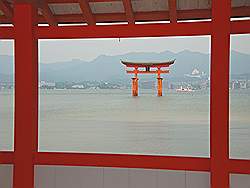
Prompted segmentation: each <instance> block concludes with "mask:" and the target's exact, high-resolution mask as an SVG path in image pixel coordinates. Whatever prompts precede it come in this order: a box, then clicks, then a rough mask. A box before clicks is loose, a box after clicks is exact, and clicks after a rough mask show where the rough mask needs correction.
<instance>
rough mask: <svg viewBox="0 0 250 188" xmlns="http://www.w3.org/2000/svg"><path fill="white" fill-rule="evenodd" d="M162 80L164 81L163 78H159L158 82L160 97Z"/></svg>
mask: <svg viewBox="0 0 250 188" xmlns="http://www.w3.org/2000/svg"><path fill="white" fill-rule="evenodd" d="M162 80H163V78H157V81H158V84H157V87H158V88H157V90H158V97H161V96H162Z"/></svg>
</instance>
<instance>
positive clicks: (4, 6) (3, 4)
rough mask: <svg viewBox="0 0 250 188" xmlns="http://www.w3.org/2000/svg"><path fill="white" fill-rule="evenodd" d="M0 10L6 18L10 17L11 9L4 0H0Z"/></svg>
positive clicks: (11, 15) (11, 14)
mask: <svg viewBox="0 0 250 188" xmlns="http://www.w3.org/2000/svg"><path fill="white" fill-rule="evenodd" d="M0 10H1V11H2V12H3V13H4V15H5V16H6V17H7V18H9V19H12V17H13V11H12V9H11V7H10V5H9V4H8V3H7V2H6V1H4V0H0Z"/></svg>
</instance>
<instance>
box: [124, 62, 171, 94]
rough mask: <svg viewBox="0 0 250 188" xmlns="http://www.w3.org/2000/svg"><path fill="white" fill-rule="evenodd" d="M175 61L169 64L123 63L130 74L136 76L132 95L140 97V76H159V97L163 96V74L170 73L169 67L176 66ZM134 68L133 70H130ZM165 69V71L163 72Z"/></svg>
mask: <svg viewBox="0 0 250 188" xmlns="http://www.w3.org/2000/svg"><path fill="white" fill-rule="evenodd" d="M174 62H175V60H172V61H167V62H127V61H121V63H122V64H124V65H125V66H126V67H127V70H126V72H127V73H128V74H134V75H135V76H134V77H133V78H132V95H133V96H138V87H139V84H138V81H139V79H138V74H157V75H158V76H157V95H158V96H159V97H160V96H162V80H163V78H162V77H161V74H168V73H169V66H170V65H172V64H174ZM129 68H133V70H129ZM163 69H164V70H163Z"/></svg>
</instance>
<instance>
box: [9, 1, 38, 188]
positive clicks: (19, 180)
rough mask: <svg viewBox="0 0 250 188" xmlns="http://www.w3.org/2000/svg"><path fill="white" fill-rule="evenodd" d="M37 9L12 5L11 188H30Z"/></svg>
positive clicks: (34, 138) (34, 142)
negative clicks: (13, 112)
mask: <svg viewBox="0 0 250 188" xmlns="http://www.w3.org/2000/svg"><path fill="white" fill-rule="evenodd" d="M36 17H37V9H36V8H35V7H34V6H33V5H32V4H30V3H15V5H14V27H15V151H14V152H15V153H14V188H33V187H34V153H35V152H36V151H37V127H38V126H37V125H38V40H37V39H36V38H35V35H34V28H35V26H36V23H37V22H36Z"/></svg>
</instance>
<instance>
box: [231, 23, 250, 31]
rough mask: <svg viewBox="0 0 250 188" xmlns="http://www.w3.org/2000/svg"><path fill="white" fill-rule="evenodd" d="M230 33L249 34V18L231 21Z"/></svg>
mask: <svg viewBox="0 0 250 188" xmlns="http://www.w3.org/2000/svg"><path fill="white" fill-rule="evenodd" d="M231 34H250V20H239V21H232V22H231Z"/></svg>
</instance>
